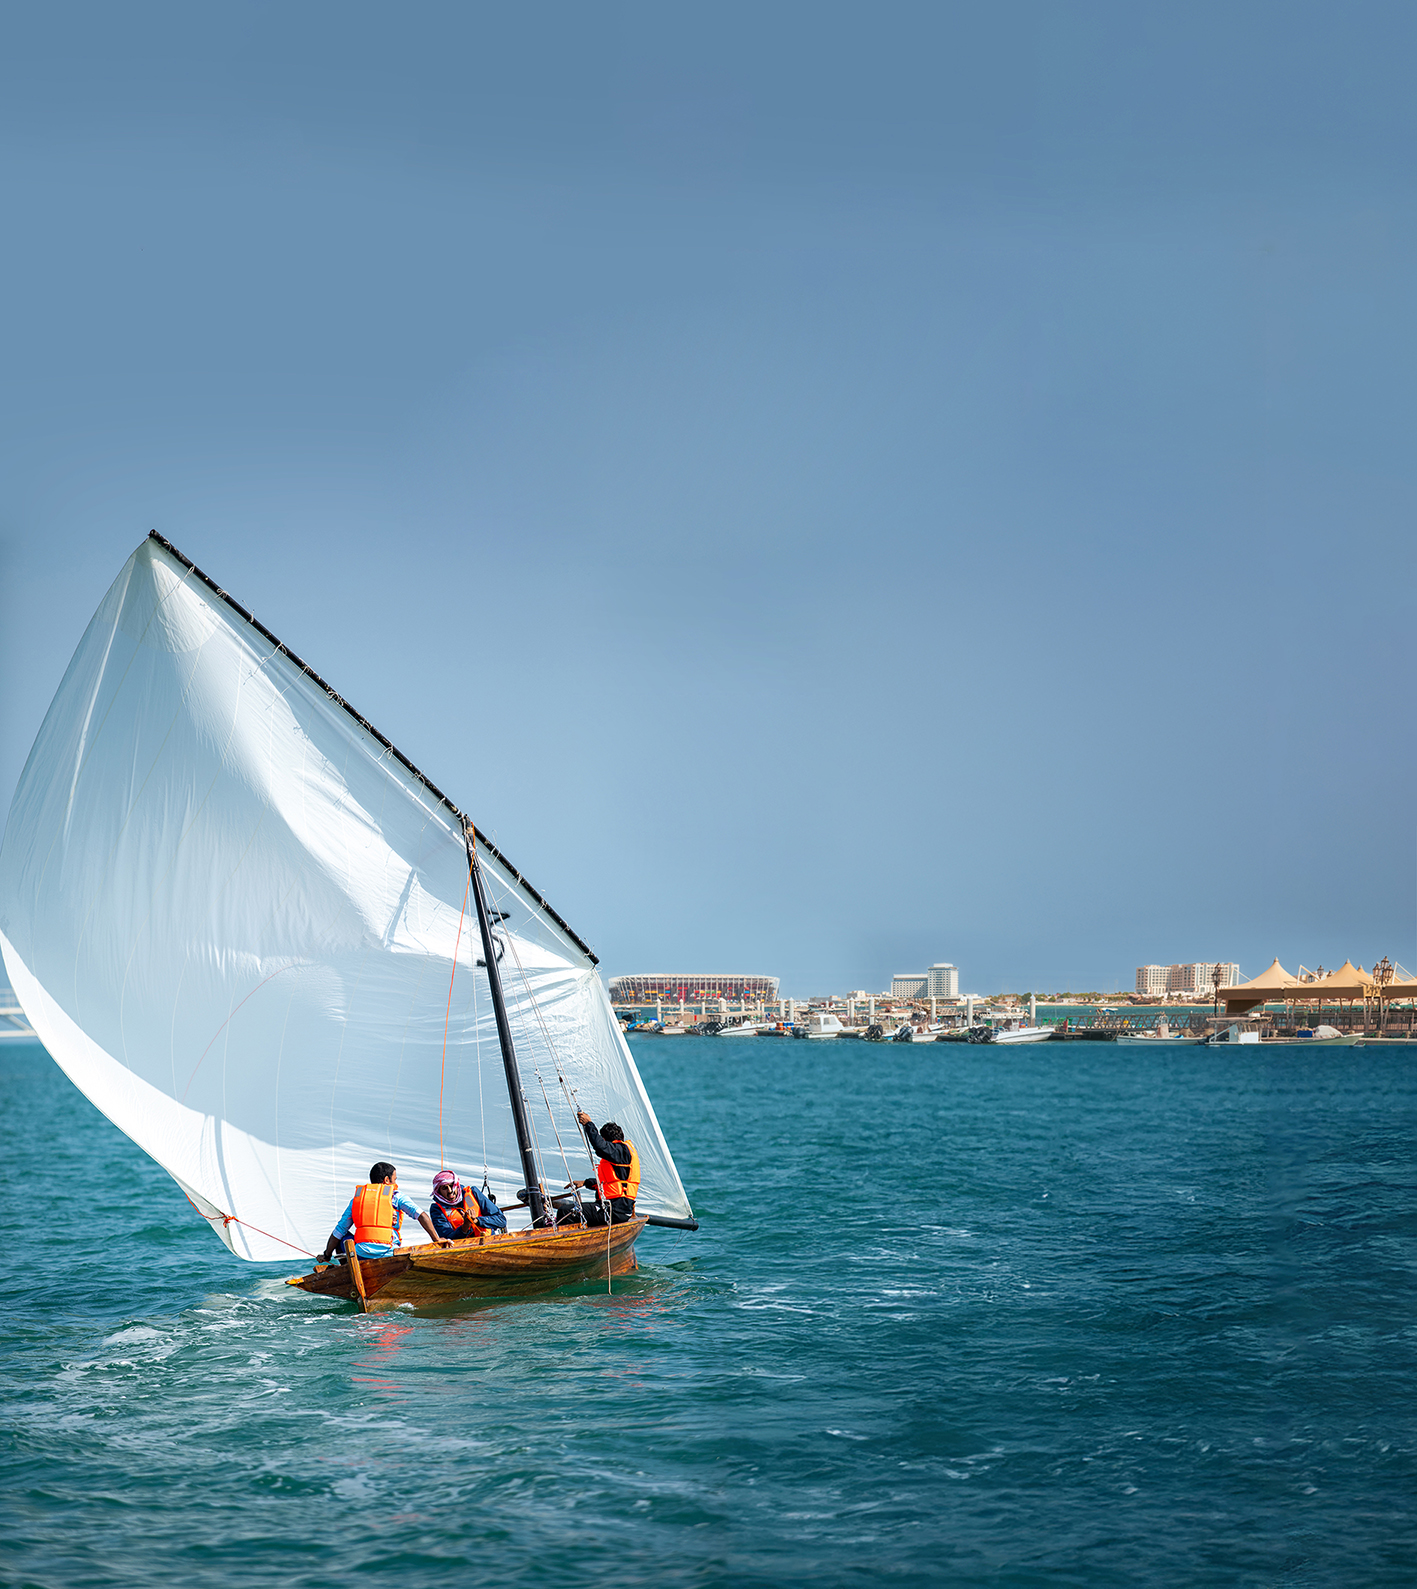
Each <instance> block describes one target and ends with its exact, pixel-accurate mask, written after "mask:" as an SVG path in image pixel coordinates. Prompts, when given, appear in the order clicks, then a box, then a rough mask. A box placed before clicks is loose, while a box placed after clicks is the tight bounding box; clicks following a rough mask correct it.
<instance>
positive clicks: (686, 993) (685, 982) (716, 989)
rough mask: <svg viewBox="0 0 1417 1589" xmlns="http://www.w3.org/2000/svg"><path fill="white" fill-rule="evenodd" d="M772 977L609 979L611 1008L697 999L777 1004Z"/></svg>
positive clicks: (672, 974)
mask: <svg viewBox="0 0 1417 1589" xmlns="http://www.w3.org/2000/svg"><path fill="white" fill-rule="evenodd" d="M777 984H778V979H777V978H776V977H755V976H749V975H747V974H746V973H741V972H724V973H722V974H720V973H718V972H709V971H663V972H654V973H651V974H650V975H648V976H639V977H611V979H610V1002H611V1003H612V1004H645V1003H650V1002H652V1001H653V1000H655V999H671V1000H674V1001H676V1002H677V1001H678V1000H680V999H682V1000H683V1001H684V1002H685V1003H686V1004H697V1003H698V1002H699V1001H700V1000H701V999H733V1000H738V1001H741V1000H743V999H748V1000H757V999H761V1000H762V1001H763V1003H764V1004H776V1003H777Z"/></svg>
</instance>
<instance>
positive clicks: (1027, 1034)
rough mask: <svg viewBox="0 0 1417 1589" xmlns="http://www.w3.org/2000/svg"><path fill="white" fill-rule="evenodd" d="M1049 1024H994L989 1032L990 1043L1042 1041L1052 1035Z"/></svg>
mask: <svg viewBox="0 0 1417 1589" xmlns="http://www.w3.org/2000/svg"><path fill="white" fill-rule="evenodd" d="M1052 1035H1053V1028H1052V1027H1051V1026H996V1027H995V1028H994V1030H993V1031H992V1032H990V1034H989V1041H990V1042H991V1043H1042V1042H1046V1041H1047V1040H1048V1038H1050V1037H1052Z"/></svg>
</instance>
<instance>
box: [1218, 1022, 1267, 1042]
mask: <svg viewBox="0 0 1417 1589" xmlns="http://www.w3.org/2000/svg"><path fill="white" fill-rule="evenodd" d="M1259 1040H1260V1034H1259V1033H1258V1032H1242V1031H1241V1030H1240V1028H1239V1027H1238V1026H1227V1027H1224V1028H1223V1029H1222V1030H1220V1031H1216V1032H1212V1033H1211V1034H1210V1036H1209V1037H1207V1038H1206V1042H1207V1043H1209V1044H1211V1045H1214V1044H1217V1043H1258V1042H1259Z"/></svg>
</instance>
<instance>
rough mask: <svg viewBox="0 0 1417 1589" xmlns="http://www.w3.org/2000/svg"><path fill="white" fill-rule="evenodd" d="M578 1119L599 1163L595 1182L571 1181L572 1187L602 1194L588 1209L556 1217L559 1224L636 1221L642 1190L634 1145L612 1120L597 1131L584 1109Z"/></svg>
mask: <svg viewBox="0 0 1417 1589" xmlns="http://www.w3.org/2000/svg"><path fill="white" fill-rule="evenodd" d="M576 1119H577V1120H579V1121H580V1123H581V1126H582V1127H583V1128H584V1130H585V1134H586V1141H587V1142H589V1143H590V1148H591V1152H592V1153H594V1154H595V1155H596V1156H597V1159H598V1161H599V1162H598V1163H597V1164H596V1166H595V1175H596V1178H595V1180H593V1181H572V1182H571V1183H570V1184H571V1185H572V1186H584V1187H586V1188H587V1189H589V1190H591V1191H594V1192H597V1193H599V1196H598V1197H597V1198H596V1200H595V1202H594V1203H593V1204H592V1205H591V1206H590V1207H589V1208H584V1207H583V1208H581V1209H579V1210H577V1209H574V1208H570V1209H566V1210H565V1211H564V1212H563V1213H561V1214H560V1215H559V1216H558V1217H557V1220H556V1223H557V1224H558V1225H571V1224H579V1223H582V1222H584V1223H585V1224H587V1225H604V1224H607V1223H609V1224H611V1225H623V1224H625V1222H626V1221H627V1220H631V1219H633V1218H634V1217H635V1198H636V1196H637V1195H638V1193H639V1190H640V1156H639V1154H638V1153H636V1152H635V1144H634V1143H633V1142H627V1141H626V1140H625V1133H624V1132H623V1131H622V1130H621V1129H620V1127H619V1126H618V1125H616V1124H615V1122H614V1121H613V1120H607V1121H606V1122H605V1124H604V1125H603V1126H601V1128H600V1130H599V1131H597V1130H596V1129H595V1125H594V1123H593V1122H592V1120H591V1118H590V1116H589V1115H588V1114H587V1113H586V1112H585V1110H584V1109H582V1110H581V1112H580V1113H579V1114H578V1115H577V1116H576ZM607 1209H608V1210H609V1218H608V1220H607V1217H606V1210H607Z"/></svg>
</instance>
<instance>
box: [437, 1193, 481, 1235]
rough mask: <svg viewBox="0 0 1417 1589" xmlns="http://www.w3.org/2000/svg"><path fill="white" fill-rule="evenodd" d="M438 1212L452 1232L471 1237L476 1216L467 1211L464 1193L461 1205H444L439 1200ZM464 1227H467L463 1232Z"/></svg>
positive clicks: (469, 1210)
mask: <svg viewBox="0 0 1417 1589" xmlns="http://www.w3.org/2000/svg"><path fill="white" fill-rule="evenodd" d="M438 1212H439V1213H440V1214H441V1215H442V1216H443V1218H444V1219H446V1220H447V1222H448V1223H449V1224H450V1225H451V1226H452V1227H453V1229H454V1230H456V1231H458V1232H460V1234H462V1235H465V1236H466V1235H471V1234H472V1233H473V1231H474V1230H475V1229H476V1227H475V1225H474V1224H473V1221H474V1219H475V1218H476V1215H474V1214H473V1212H472V1211H471V1209H469V1208H468V1206H467V1193H466V1192H464V1193H463V1199H462V1202H461V1203H445V1202H443V1200H442V1199H441V1198H439V1200H438ZM464 1226H466V1227H467V1228H466V1229H465V1230H464V1228H463V1227H464Z"/></svg>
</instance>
